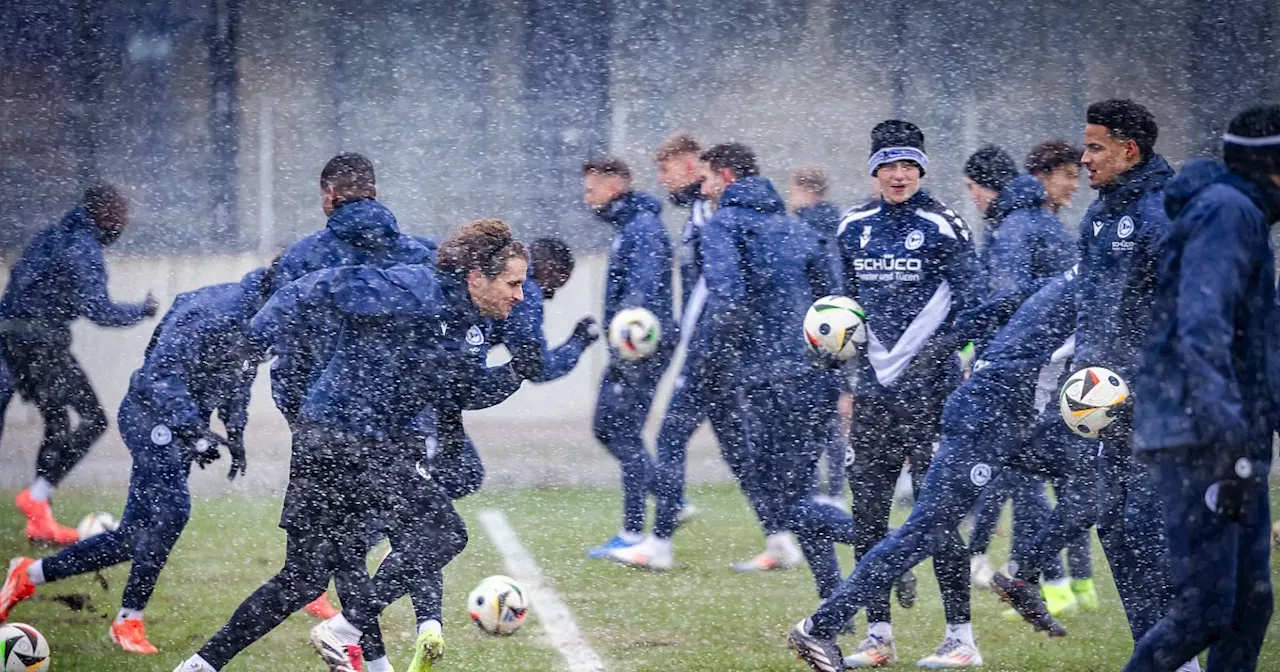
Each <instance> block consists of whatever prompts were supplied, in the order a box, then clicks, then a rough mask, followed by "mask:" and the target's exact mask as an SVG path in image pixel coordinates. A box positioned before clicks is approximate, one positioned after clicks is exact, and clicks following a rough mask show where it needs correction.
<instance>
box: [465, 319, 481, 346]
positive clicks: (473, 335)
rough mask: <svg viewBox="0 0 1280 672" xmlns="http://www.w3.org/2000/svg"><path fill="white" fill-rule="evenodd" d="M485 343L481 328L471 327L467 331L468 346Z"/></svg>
mask: <svg viewBox="0 0 1280 672" xmlns="http://www.w3.org/2000/svg"><path fill="white" fill-rule="evenodd" d="M482 343H484V332H483V331H480V327H477V326H476V325H474V324H473V325H471V328H470V329H468V330H467V345H480V344H482Z"/></svg>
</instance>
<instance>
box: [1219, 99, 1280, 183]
mask: <svg viewBox="0 0 1280 672" xmlns="http://www.w3.org/2000/svg"><path fill="white" fill-rule="evenodd" d="M1222 159H1223V161H1224V162H1225V163H1226V164H1227V167H1228V168H1230V169H1231V170H1233V171H1235V172H1237V173H1243V174H1252V175H1280V105H1259V106H1257V107H1251V108H1249V109H1247V110H1245V111H1243V112H1241V113H1240V114H1237V115H1236V117H1235V119H1232V120H1231V124H1230V125H1229V126H1227V132H1226V134H1225V135H1223V136H1222Z"/></svg>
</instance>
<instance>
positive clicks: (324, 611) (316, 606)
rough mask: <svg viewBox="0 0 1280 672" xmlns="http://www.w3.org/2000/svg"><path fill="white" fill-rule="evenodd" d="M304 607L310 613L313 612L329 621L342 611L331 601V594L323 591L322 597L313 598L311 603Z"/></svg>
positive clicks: (313, 614)
mask: <svg viewBox="0 0 1280 672" xmlns="http://www.w3.org/2000/svg"><path fill="white" fill-rule="evenodd" d="M303 609H305V610H306V612H307V613H308V614H311V615H312V616H315V617H316V618H318V619H320V620H322V621H327V620H329V619H331V618H333V617H334V616H337V615H338V614H341V613H342V612H341V611H338V608H337V607H335V606H333V605H332V604H330V603H329V596H328V595H326V594H324V593H321V594H320V597H317V598H316V599H314V600H312V601H311V603H310V604H308V605H307V606H305V607H303Z"/></svg>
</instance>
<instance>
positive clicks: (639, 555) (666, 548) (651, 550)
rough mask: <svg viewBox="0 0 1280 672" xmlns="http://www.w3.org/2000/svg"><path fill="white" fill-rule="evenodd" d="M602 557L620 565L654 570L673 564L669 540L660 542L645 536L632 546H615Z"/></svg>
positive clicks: (667, 567)
mask: <svg viewBox="0 0 1280 672" xmlns="http://www.w3.org/2000/svg"><path fill="white" fill-rule="evenodd" d="M604 557H605V559H606V560H612V561H614V562H616V563H618V564H620V565H626V566H628V567H635V568H637V569H648V570H652V571H655V572H665V571H667V570H669V569H671V566H672V565H673V564H675V560H674V558H673V557H672V553H671V542H670V541H667V542H666V543H662V542H659V541H658V540H657V539H655V538H653V537H647V538H645V540H644V541H642V542H640V543H638V544H635V545H634V546H627V547H625V548H615V549H613V550H611V551H609V553H608V555H606V556H604Z"/></svg>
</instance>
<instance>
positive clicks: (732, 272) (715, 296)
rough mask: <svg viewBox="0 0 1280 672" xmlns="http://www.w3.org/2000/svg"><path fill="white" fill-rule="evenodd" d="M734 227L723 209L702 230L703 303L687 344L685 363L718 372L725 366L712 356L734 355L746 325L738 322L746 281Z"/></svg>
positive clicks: (736, 232)
mask: <svg viewBox="0 0 1280 672" xmlns="http://www.w3.org/2000/svg"><path fill="white" fill-rule="evenodd" d="M736 225H737V223H736V222H735V221H734V219H733V217H732V214H731V211H730V210H727V209H726V210H721V211H719V212H717V213H716V215H715V216H714V217H712V218H711V220H710V221H708V222H707V223H706V224H705V225H703V227H702V279H703V281H704V282H706V284H707V303H706V306H705V307H704V308H703V310H702V319H700V320H698V324H697V326H696V327H695V329H696V330H697V332H696V333H695V334H694V337H693V338H692V339H690V341H689V349H688V353H689V354H688V355H687V360H688V361H689V362H691V363H693V365H694V366H699V367H712V368H713V369H717V370H719V369H721V368H722V367H723V365H725V364H726V362H724V361H722V360H721V359H718V358H717V357H716V354H717V353H719V354H720V356H721V357H724V356H725V355H730V354H731V353H734V352H737V351H738V350H737V344H738V343H739V334H738V332H739V330H741V329H742V328H743V327H744V326H745V325H746V324H748V323H749V322H748V320H745V319H741V315H742V313H743V312H744V311H745V310H746V300H747V278H746V274H745V272H744V270H743V262H744V261H745V260H744V259H743V258H742V248H741V246H740V245H739V242H738V239H737V238H738V235H737V234H738V231H737V226H736ZM725 370H728V369H725Z"/></svg>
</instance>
